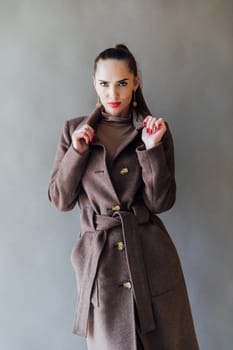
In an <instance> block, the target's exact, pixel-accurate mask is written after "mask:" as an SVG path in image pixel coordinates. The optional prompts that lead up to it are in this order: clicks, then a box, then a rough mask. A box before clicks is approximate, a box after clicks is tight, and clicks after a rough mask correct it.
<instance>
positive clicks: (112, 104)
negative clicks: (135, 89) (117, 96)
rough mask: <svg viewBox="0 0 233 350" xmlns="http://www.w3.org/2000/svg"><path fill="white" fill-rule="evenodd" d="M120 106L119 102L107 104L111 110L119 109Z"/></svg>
mask: <svg viewBox="0 0 233 350" xmlns="http://www.w3.org/2000/svg"><path fill="white" fill-rule="evenodd" d="M120 104H121V102H109V103H108V105H109V106H111V107H113V108H117V107H119V106H120Z"/></svg>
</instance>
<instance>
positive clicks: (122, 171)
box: [120, 168, 129, 175]
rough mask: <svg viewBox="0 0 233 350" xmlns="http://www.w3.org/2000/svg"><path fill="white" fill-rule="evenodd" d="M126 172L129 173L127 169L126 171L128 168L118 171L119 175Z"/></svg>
mask: <svg viewBox="0 0 233 350" xmlns="http://www.w3.org/2000/svg"><path fill="white" fill-rule="evenodd" d="M128 172H129V169H128V168H122V169H121V170H120V174H121V175H125V174H128Z"/></svg>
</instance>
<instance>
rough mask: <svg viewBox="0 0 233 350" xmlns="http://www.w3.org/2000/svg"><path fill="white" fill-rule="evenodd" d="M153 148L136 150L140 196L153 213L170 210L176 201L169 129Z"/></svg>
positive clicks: (172, 153)
mask: <svg viewBox="0 0 233 350" xmlns="http://www.w3.org/2000/svg"><path fill="white" fill-rule="evenodd" d="M166 126H167V131H166V132H165V134H164V135H163V138H162V140H161V141H160V142H159V143H158V144H156V145H155V146H154V147H152V148H150V149H148V150H146V149H145V146H144V145H141V146H138V147H137V149H136V152H137V156H138V161H139V163H140V166H141V168H142V180H143V189H142V196H143V200H144V202H145V204H146V206H147V207H148V208H149V210H150V211H152V212H153V213H155V214H156V213H161V212H163V211H166V210H168V209H170V208H171V207H172V206H173V204H174V203H175V200H176V181H175V160H174V144H173V139H172V135H171V132H170V129H169V127H168V124H167V123H166Z"/></svg>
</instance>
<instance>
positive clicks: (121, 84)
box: [119, 81, 127, 86]
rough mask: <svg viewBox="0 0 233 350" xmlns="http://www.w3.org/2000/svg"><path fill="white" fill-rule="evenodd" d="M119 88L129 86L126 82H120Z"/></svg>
mask: <svg viewBox="0 0 233 350" xmlns="http://www.w3.org/2000/svg"><path fill="white" fill-rule="evenodd" d="M119 86H127V82H126V81H120V82H119Z"/></svg>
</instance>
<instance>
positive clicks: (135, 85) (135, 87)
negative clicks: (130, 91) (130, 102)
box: [134, 74, 141, 91]
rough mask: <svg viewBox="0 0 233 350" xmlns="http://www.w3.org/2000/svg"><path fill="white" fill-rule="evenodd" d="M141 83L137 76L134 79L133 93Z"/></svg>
mask: <svg viewBox="0 0 233 350" xmlns="http://www.w3.org/2000/svg"><path fill="white" fill-rule="evenodd" d="M140 82H141V79H140V76H139V74H138V75H137V76H136V77H135V78H134V91H136V90H137V88H138V87H139V85H140Z"/></svg>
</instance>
